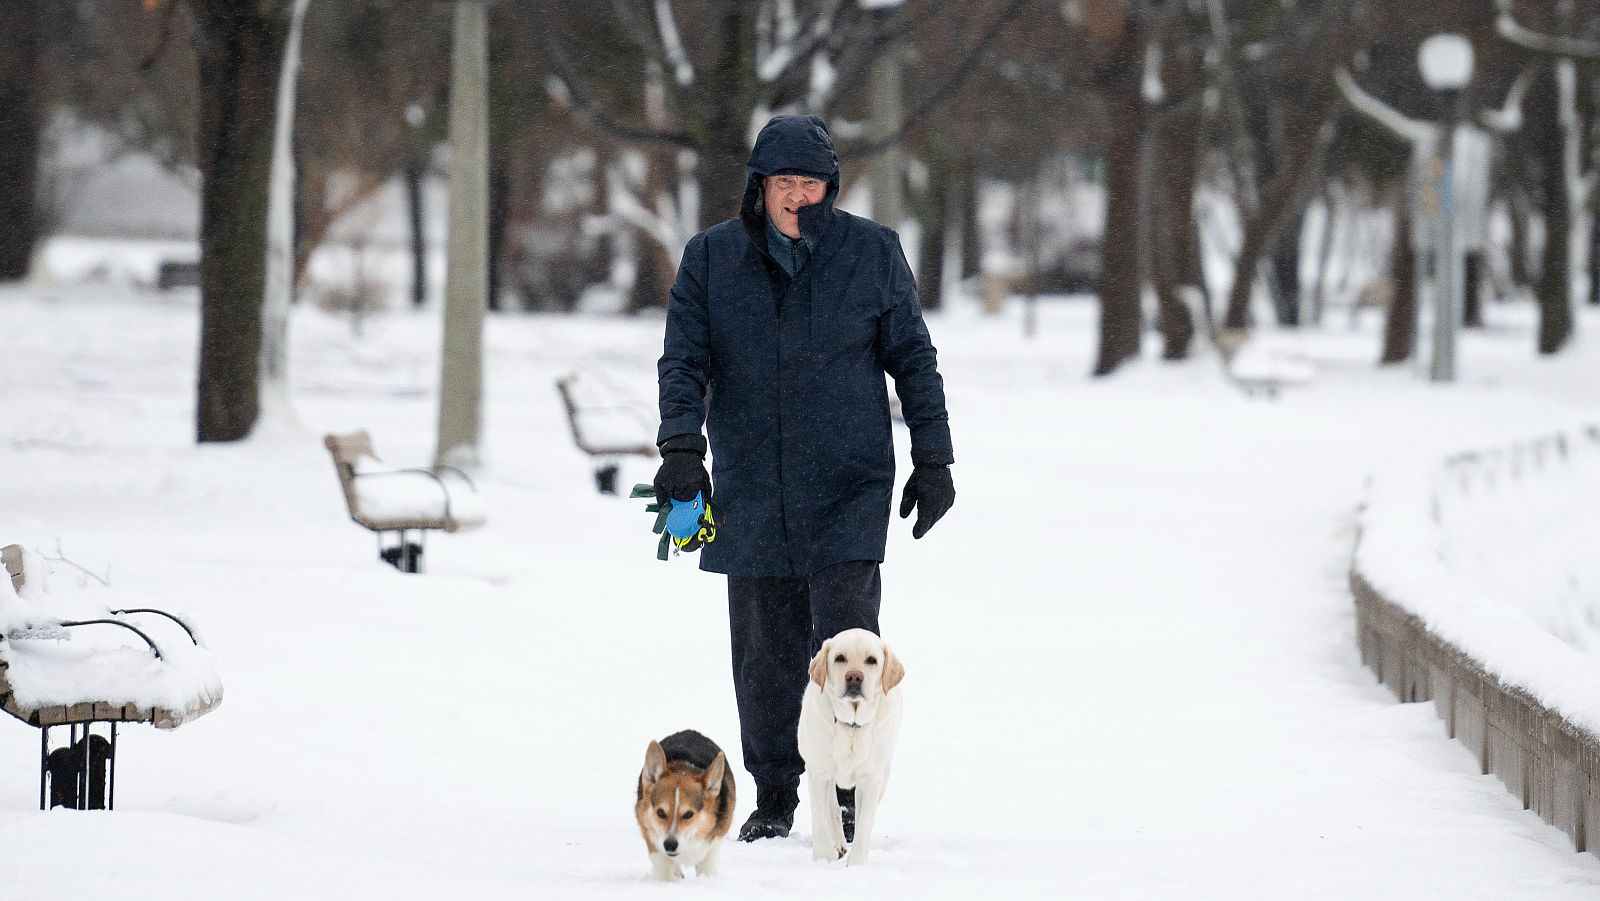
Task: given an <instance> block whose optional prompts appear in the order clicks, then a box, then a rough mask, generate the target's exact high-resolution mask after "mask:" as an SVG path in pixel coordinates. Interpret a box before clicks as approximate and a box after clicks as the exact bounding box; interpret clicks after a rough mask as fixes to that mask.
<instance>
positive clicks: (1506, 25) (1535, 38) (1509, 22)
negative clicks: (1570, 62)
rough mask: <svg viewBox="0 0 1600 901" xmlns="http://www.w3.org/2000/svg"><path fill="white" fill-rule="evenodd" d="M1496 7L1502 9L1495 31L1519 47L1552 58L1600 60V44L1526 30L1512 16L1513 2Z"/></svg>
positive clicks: (1501, 0)
mask: <svg viewBox="0 0 1600 901" xmlns="http://www.w3.org/2000/svg"><path fill="white" fill-rule="evenodd" d="M1496 5H1497V6H1499V7H1500V17H1499V18H1498V19H1496V20H1495V31H1497V32H1499V34H1500V36H1501V37H1502V38H1505V39H1506V40H1508V41H1510V42H1511V43H1513V44H1515V45H1517V46H1518V47H1521V48H1523V49H1524V50H1532V51H1533V52H1535V53H1544V54H1548V55H1550V56H1565V57H1572V58H1576V59H1586V60H1596V59H1600V42H1597V41H1586V40H1583V39H1581V38H1567V37H1561V36H1560V35H1553V34H1544V33H1542V32H1538V31H1534V30H1533V29H1531V28H1524V27H1523V26H1522V25H1520V24H1518V23H1517V20H1516V18H1515V17H1514V16H1513V15H1512V14H1511V7H1512V0H1497V2H1496Z"/></svg>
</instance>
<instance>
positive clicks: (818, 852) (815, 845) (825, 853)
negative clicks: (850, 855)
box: [811, 842, 845, 863]
mask: <svg viewBox="0 0 1600 901" xmlns="http://www.w3.org/2000/svg"><path fill="white" fill-rule="evenodd" d="M844 854H845V849H844V848H841V847H838V846H837V845H830V844H829V843H827V842H812V843H811V859H812V860H821V861H826V862H829V863H832V862H833V861H835V860H838V859H839V858H841V857H843V856H844Z"/></svg>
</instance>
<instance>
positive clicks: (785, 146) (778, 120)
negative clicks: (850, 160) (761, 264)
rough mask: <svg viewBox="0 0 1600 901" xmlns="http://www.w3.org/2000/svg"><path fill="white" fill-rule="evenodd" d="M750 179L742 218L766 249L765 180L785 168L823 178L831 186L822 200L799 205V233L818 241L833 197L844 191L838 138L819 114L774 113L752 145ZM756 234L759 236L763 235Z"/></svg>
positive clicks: (831, 206) (813, 242) (740, 216)
mask: <svg viewBox="0 0 1600 901" xmlns="http://www.w3.org/2000/svg"><path fill="white" fill-rule="evenodd" d="M745 170H746V171H747V172H748V173H749V179H748V181H747V182H746V184H745V190H744V201H743V202H742V203H741V204H740V205H739V218H741V219H743V220H744V223H745V228H746V229H747V230H748V231H749V232H750V234H751V240H755V241H756V246H757V247H761V248H765V247H766V246H767V239H766V221H765V220H766V218H767V217H766V214H765V213H764V212H762V211H761V209H760V207H759V205H758V204H759V201H760V198H761V179H762V178H764V177H766V176H768V175H776V174H778V173H780V172H786V171H793V172H803V173H805V174H807V175H814V176H817V177H819V178H822V179H823V180H824V181H826V182H827V183H828V191H827V193H826V194H824V195H823V197H822V202H821V203H817V204H813V205H811V206H808V207H803V208H802V209H801V210H800V233H801V234H802V235H804V236H805V237H806V239H807V240H809V241H811V242H812V244H813V245H815V244H818V243H819V242H820V239H821V237H822V231H823V229H824V228H826V226H827V222H828V219H829V214H830V213H831V212H832V211H833V201H834V198H836V197H837V196H838V195H839V154H838V153H837V152H836V151H835V150H834V149H833V139H832V138H830V137H829V136H828V126H827V125H826V124H825V123H824V122H823V121H822V120H821V119H819V118H817V117H816V116H773V117H772V118H771V119H769V120H768V121H767V124H766V125H764V126H762V127H761V133H760V134H758V135H756V144H755V146H754V147H752V148H751V149H750V161H749V162H748V163H747V164H746V165H745ZM757 235H759V236H760V238H759V240H758V239H757V237H756V236H757Z"/></svg>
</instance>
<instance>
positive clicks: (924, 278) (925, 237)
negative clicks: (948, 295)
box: [917, 167, 950, 310]
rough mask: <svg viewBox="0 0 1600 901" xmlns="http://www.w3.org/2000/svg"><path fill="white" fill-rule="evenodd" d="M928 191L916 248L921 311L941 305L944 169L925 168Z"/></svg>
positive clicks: (945, 197)
mask: <svg viewBox="0 0 1600 901" xmlns="http://www.w3.org/2000/svg"><path fill="white" fill-rule="evenodd" d="M929 168H930V171H929V173H928V192H927V197H926V198H925V199H924V201H923V203H922V206H923V208H924V215H923V216H922V230H921V231H922V236H921V239H920V241H919V242H918V243H919V245H920V247H919V249H918V250H917V302H918V303H920V304H921V305H922V308H923V309H924V310H937V309H939V308H940V307H941V306H943V305H944V260H945V257H944V245H945V241H946V239H947V238H948V237H949V222H950V220H949V215H948V214H949V213H950V181H949V175H950V173H949V172H948V170H945V169H940V168H936V167H929Z"/></svg>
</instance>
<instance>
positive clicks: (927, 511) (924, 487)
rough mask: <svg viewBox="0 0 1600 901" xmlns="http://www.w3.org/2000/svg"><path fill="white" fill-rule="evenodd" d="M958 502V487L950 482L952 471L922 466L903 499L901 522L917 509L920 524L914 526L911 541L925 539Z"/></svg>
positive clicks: (913, 472) (907, 482) (909, 480)
mask: <svg viewBox="0 0 1600 901" xmlns="http://www.w3.org/2000/svg"><path fill="white" fill-rule="evenodd" d="M955 502H956V483H955V480H953V479H951V478H950V467H949V466H945V465H943V464H939V465H921V466H918V467H916V468H915V469H913V470H911V478H909V479H907V480H906V488H905V492H904V493H902V494H901V495H900V518H901V519H905V518H906V517H908V516H910V515H911V509H912V508H913V507H915V508H916V510H917V521H916V523H915V524H913V525H912V526H911V537H912V538H921V537H922V536H924V535H926V534H928V530H929V529H931V528H933V524H934V523H936V522H938V521H939V518H940V517H942V516H944V515H945V514H946V513H948V512H950V508H951V507H953V506H955Z"/></svg>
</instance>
